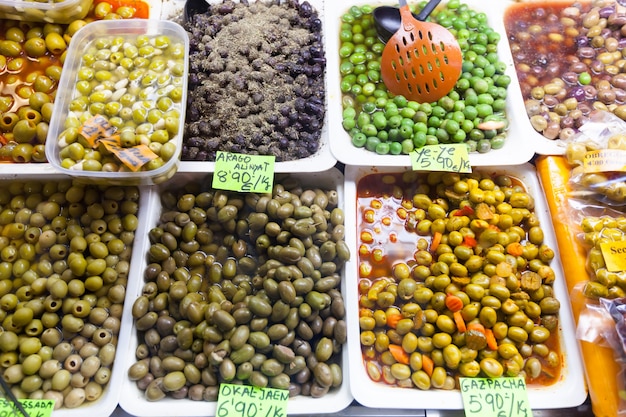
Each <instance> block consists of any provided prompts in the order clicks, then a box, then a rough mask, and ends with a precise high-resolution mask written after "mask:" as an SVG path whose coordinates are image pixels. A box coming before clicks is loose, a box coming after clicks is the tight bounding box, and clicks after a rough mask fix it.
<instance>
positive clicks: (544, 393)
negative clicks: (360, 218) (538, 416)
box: [345, 164, 587, 410]
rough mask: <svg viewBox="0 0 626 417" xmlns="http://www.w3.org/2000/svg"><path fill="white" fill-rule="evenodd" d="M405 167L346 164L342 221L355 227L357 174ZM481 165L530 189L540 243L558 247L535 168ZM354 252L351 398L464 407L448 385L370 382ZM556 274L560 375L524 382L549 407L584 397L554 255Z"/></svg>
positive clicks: (352, 236)
mask: <svg viewBox="0 0 626 417" xmlns="http://www.w3.org/2000/svg"><path fill="white" fill-rule="evenodd" d="M409 169H410V168H409V167H393V168H392V167H358V166H348V167H346V173H345V177H346V186H345V193H346V209H345V222H346V224H351V225H355V226H356V224H357V223H356V222H357V220H356V210H357V207H356V184H357V183H358V181H359V179H360V178H362V177H364V176H366V175H368V174H373V173H380V172H403V171H406V170H409ZM480 170H483V171H486V172H489V173H492V172H494V173H504V174H508V175H512V176H514V177H516V178H518V179H520V180H521V181H522V182H523V183H524V184H525V185H526V187H527V190H528V192H529V193H530V194H531V195H532V196H534V197H535V212H536V214H537V216H538V218H539V220H540V222H541V226H542V228H543V230H544V235H545V238H544V242H545V243H546V244H547V245H548V246H550V247H551V248H557V243H556V238H555V234H554V229H553V227H552V221H551V218H550V213H549V211H548V206H547V204H546V201H545V198H544V194H543V190H542V189H541V186H540V184H539V180H538V178H537V175H536V172H535V169H534V167H533V166H532V165H530V164H523V165H520V166H514V167H508V168H506V169H505V168H502V167H499V168H498V167H483V168H480ZM346 243H347V244H348V245H349V247H350V248H351V250H352V251H353V253H355V252H356V250H357V248H358V244H357V237H356V227H349V228H346ZM356 258H357V257H356V256H354V257H353V258H352V259H351V260H350V262H349V263H348V264H347V265H346V268H347V270H346V281H347V292H346V294H345V299H346V314H347V319H348V340H349V341H350V342H355V341H356V342H355V343H349V344H348V350H349V352H350V366H349V369H350V386H351V388H352V394H353V395H354V399H355V400H357V401H358V402H359V403H361V404H362V405H364V406H366V407H380V408H416V409H437V410H460V409H463V401H462V397H461V392H460V391H458V390H455V391H446V390H435V389H432V390H429V391H421V390H419V389H417V388H398V387H392V386H389V385H386V384H384V383H380V382H374V381H372V380H371V379H370V377H369V376H368V375H367V373H366V370H365V366H364V364H363V359H362V358H363V356H362V352H361V346H360V343H358V341H359V334H360V331H359V325H358V318H359V317H358V311H359V303H358V287H357V285H358V261H357V259H356ZM551 266H552V268H553V269H554V272H555V274H556V280H555V283H554V291H555V297H556V298H557V299H558V300H559V301H560V302H561V309H560V312H559V323H560V332H559V335H560V346H561V351H562V358H561V359H562V361H563V368H562V372H561V378H560V380H559V381H557V382H556V383H555V384H553V385H551V386H546V387H541V388H538V387H528V400H529V403H530V406H531V408H533V409H553V408H567V407H575V406H578V405H580V404H582V403H583V402H584V401H585V399H586V398H587V391H586V387H585V382H584V375H583V367H582V360H581V356H580V352H579V350H578V343H577V341H576V327H575V324H574V319H573V316H572V311H571V305H570V302H569V298H568V295H567V287H566V284H565V278H564V276H563V268H562V266H561V262H560V260H559V259H558V257H555V258H554V260H553V262H552V263H551Z"/></svg>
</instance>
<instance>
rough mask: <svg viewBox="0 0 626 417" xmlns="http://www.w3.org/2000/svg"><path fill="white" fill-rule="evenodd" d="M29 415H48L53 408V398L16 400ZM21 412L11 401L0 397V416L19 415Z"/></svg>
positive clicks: (39, 416) (37, 416)
mask: <svg viewBox="0 0 626 417" xmlns="http://www.w3.org/2000/svg"><path fill="white" fill-rule="evenodd" d="M18 401H19V402H20V404H21V405H22V408H23V409H24V411H26V412H27V413H28V415H29V417H50V416H51V415H52V411H53V410H54V400H30V399H23V400H18ZM21 415H22V413H21V412H20V411H19V410H18V409H17V407H16V406H15V404H13V403H12V402H11V401H9V400H7V399H5V398H0V416H21Z"/></svg>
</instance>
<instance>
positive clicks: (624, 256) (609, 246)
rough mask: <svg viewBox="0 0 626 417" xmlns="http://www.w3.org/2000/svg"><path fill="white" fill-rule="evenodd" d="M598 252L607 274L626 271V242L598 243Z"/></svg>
mask: <svg viewBox="0 0 626 417" xmlns="http://www.w3.org/2000/svg"><path fill="white" fill-rule="evenodd" d="M600 251H602V256H603V257H604V263H605V264H606V269H608V270H609V272H620V271H626V242H624V241H618V242H604V243H600Z"/></svg>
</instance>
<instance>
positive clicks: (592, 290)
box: [581, 216, 626, 300]
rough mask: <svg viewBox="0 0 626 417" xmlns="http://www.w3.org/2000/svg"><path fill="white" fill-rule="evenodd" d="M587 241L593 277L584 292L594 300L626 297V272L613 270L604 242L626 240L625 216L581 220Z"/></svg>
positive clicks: (591, 275)
mask: <svg viewBox="0 0 626 417" xmlns="http://www.w3.org/2000/svg"><path fill="white" fill-rule="evenodd" d="M581 228H582V231H583V232H584V237H583V239H584V242H585V243H586V244H587V245H588V246H589V251H588V252H587V269H588V271H589V272H590V280H589V281H588V282H587V283H586V284H585V286H584V288H583V294H584V295H585V296H586V297H588V298H592V299H594V300H597V299H599V298H601V297H602V298H611V299H614V298H623V297H626V272H625V271H617V272H611V271H609V270H608V269H607V267H606V262H605V259H604V255H603V254H602V249H601V245H602V244H603V243H608V242H621V241H624V240H626V217H623V216H619V217H609V216H602V217H593V216H589V217H585V218H584V219H583V221H582V223H581Z"/></svg>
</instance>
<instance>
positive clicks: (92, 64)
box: [46, 19, 189, 185]
mask: <svg viewBox="0 0 626 417" xmlns="http://www.w3.org/2000/svg"><path fill="white" fill-rule="evenodd" d="M165 45H169V46H165ZM188 57H189V38H188V36H187V32H186V31H185V30H184V29H183V28H182V27H181V26H180V25H179V24H177V23H175V22H170V21H165V20H152V19H149V20H146V19H130V20H101V21H97V22H92V23H90V24H88V25H86V26H85V27H83V28H82V29H81V30H79V31H78V32H77V33H76V34H75V35H74V37H73V38H72V43H71V44H70V46H69V48H68V52H67V58H66V60H65V63H64V66H63V74H62V76H61V80H60V81H59V87H58V91H66V92H67V93H66V94H57V97H56V101H55V103H54V109H53V113H54V115H55V117H54V118H53V120H52V121H51V122H50V127H49V131H48V136H47V138H46V157H47V159H48V161H49V162H50V164H51V165H52V166H53V167H54V168H56V169H57V170H59V171H61V172H63V173H65V174H67V175H71V176H73V177H76V178H81V179H83V180H85V181H95V182H102V183H106V184H112V183H113V184H136V185H141V184H146V185H150V184H158V183H160V182H163V181H165V180H167V179H169V178H171V177H172V176H173V175H174V173H175V172H176V171H177V168H178V165H179V161H180V153H181V149H182V135H183V129H184V121H185V109H186V105H185V104H186V101H187V74H188V68H189V59H188ZM72 129H79V130H80V131H81V132H82V134H81V135H79V136H77V135H75V134H74V132H73V131H72ZM87 132H89V133H87ZM77 137H78V139H76V138H77ZM87 138H90V139H87ZM74 142H76V143H78V144H79V145H77V144H75V143H74ZM95 151H98V152H99V154H98V153H93V152H95ZM98 158H101V161H100V162H101V163H95V162H93V161H91V160H92V159H96V160H97V159H98Z"/></svg>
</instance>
